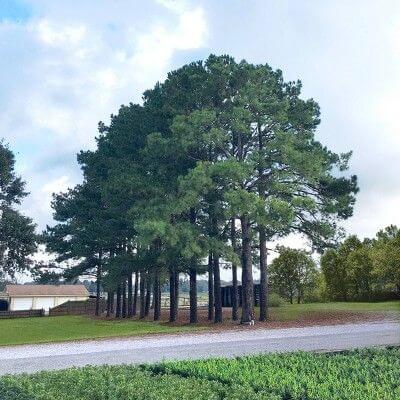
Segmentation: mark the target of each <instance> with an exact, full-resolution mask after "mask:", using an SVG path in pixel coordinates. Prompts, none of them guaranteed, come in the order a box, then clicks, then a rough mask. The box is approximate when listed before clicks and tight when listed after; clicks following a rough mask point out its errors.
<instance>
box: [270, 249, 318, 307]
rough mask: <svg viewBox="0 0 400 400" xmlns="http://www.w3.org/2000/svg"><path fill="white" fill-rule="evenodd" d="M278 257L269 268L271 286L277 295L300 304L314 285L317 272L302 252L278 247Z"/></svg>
mask: <svg viewBox="0 0 400 400" xmlns="http://www.w3.org/2000/svg"><path fill="white" fill-rule="evenodd" d="M278 249H279V256H278V257H277V258H275V259H274V260H273V261H272V263H271V266H270V278H271V284H272V286H273V287H274V288H275V290H277V291H278V293H279V294H280V295H281V296H283V297H285V298H286V299H288V300H289V301H290V302H291V303H293V300H294V298H297V302H298V303H300V302H301V301H303V300H304V297H305V296H306V294H307V293H309V292H310V291H311V290H312V289H313V288H314V287H315V285H316V282H317V277H318V270H317V267H316V265H315V262H314V261H313V259H312V258H311V257H310V255H309V254H307V253H306V252H305V251H304V250H297V249H291V248H288V247H283V246H282V247H279V248H278Z"/></svg>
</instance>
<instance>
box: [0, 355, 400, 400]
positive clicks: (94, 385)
mask: <svg viewBox="0 0 400 400" xmlns="http://www.w3.org/2000/svg"><path fill="white" fill-rule="evenodd" d="M399 398H400V349H399V348H389V349H365V350H355V351H348V352H344V353H334V354H315V353H304V352H296V353H290V354H270V355H257V356H248V357H241V358H237V359H209V360H199V361H179V362H166V363H163V364H156V365H143V366H117V367H111V366H104V367H85V368H79V369H69V370H64V371H56V372H42V373H38V374H34V375H21V376H6V377H2V378H0V399H1V400H28V399H29V400H55V399H57V400H72V399H74V400H76V399H80V400H103V399H104V400H106V399H107V400H114V399H115V400H116V399H126V400H132V399H146V400H147V399H164V400H169V399H237V400H239V399H265V400H284V399H285V400H339V399H340V400H347V399H348V400H350V399H351V400H377V399H379V400H396V399H399Z"/></svg>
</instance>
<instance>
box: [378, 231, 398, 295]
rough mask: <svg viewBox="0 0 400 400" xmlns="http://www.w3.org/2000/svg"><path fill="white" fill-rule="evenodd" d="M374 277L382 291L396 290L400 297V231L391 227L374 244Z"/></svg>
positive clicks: (380, 233)
mask: <svg viewBox="0 0 400 400" xmlns="http://www.w3.org/2000/svg"><path fill="white" fill-rule="evenodd" d="M371 258H372V263H373V275H374V278H375V279H376V281H377V283H378V285H379V286H380V288H382V289H385V288H386V289H389V290H390V288H395V290H396V292H397V294H398V295H400V230H399V229H398V228H397V227H396V226H394V225H391V226H389V227H387V228H386V229H384V230H382V231H379V232H378V233H377V235H376V239H375V240H373V242H372V250H371Z"/></svg>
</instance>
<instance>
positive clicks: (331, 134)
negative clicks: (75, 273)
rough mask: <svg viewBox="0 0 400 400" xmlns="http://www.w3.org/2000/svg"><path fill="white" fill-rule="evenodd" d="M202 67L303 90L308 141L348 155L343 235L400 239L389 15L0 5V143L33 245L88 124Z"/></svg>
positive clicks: (399, 42) (305, 4)
mask: <svg viewBox="0 0 400 400" xmlns="http://www.w3.org/2000/svg"><path fill="white" fill-rule="evenodd" d="M210 53H214V54H230V55H232V56H234V57H235V58H236V59H237V60H238V61H239V60H241V59H246V60H247V61H249V62H253V63H263V64H264V63H268V64H269V65H271V66H272V67H273V68H279V69H281V70H282V71H283V73H284V77H285V79H286V80H295V79H301V80H302V82H303V97H304V98H310V97H312V98H314V99H315V100H316V101H318V103H319V104H320V106H321V113H322V114H321V119H322V122H321V125H320V127H319V129H318V131H317V138H318V140H320V141H321V142H323V143H324V144H325V145H327V146H328V147H329V148H331V149H332V150H334V151H336V152H347V151H349V150H352V151H353V157H352V159H351V163H350V165H351V169H350V172H351V173H353V174H356V175H357V176H358V178H359V186H360V193H359V194H358V196H357V203H356V206H355V210H354V216H353V217H352V218H350V219H349V220H348V221H345V223H344V224H343V225H344V227H345V228H346V230H347V232H348V233H349V234H357V235H359V236H360V237H371V236H373V235H374V234H375V233H376V232H377V230H379V229H381V228H383V227H385V226H387V225H389V224H397V225H400V161H399V160H400V128H399V124H398V113H399V112H400V100H399V93H400V1H398V0H394V1H391V0H381V1H379V2H377V1H374V0H353V1H347V0H324V1H318V0H298V1H291V0H287V1H285V0H281V1H275V0H274V1H269V0H260V1H257V0H243V1H239V0H220V1H211V0H210V1H189V0H188V1H172V0H158V1H157V0H155V1H150V0H149V1H134V0H79V1H77V0H68V1H54V0H0V60H1V63H0V129H1V132H0V137H2V138H4V140H5V141H6V142H7V143H9V146H10V148H11V149H12V150H13V151H14V152H15V153H16V168H17V171H18V173H19V174H21V175H22V177H23V179H24V180H25V181H26V182H27V189H28V191H29V192H30V195H29V196H28V197H27V199H26V200H25V201H24V203H23V205H22V210H23V212H24V213H25V214H27V215H29V216H31V217H32V218H33V219H34V221H35V222H36V223H37V225H38V231H40V230H42V229H43V228H44V227H45V226H46V224H52V211H51V207H50V202H51V197H52V193H53V192H59V191H64V190H66V189H67V188H68V187H72V186H73V185H75V184H76V183H79V182H80V181H81V179H82V176H81V173H80V170H79V168H78V166H77V162H76V154H77V153H78V152H79V151H80V150H81V149H93V148H94V146H95V140H94V138H95V136H96V134H97V124H98V122H99V121H104V122H106V123H107V122H108V121H109V118H110V114H112V113H114V114H115V113H117V112H118V109H119V107H120V105H121V104H127V103H129V102H140V101H141V94H142V92H143V91H144V90H145V89H147V88H150V87H152V86H153V85H154V84H155V83H156V82H157V81H162V80H163V79H165V77H166V74H167V73H168V71H170V70H173V69H176V68H179V67H180V66H182V65H183V64H185V63H188V62H191V61H195V60H200V59H205V58H206V57H207V56H208V55H209V54H210Z"/></svg>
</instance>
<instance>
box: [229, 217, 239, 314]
mask: <svg viewBox="0 0 400 400" xmlns="http://www.w3.org/2000/svg"><path fill="white" fill-rule="evenodd" d="M231 244H232V250H233V251H234V253H235V254H237V245H236V227H235V218H232V220H231ZM238 303H239V291H238V279H237V266H236V264H235V263H232V319H233V320H234V321H237V320H238V318H239V317H238V308H239V304H238Z"/></svg>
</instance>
